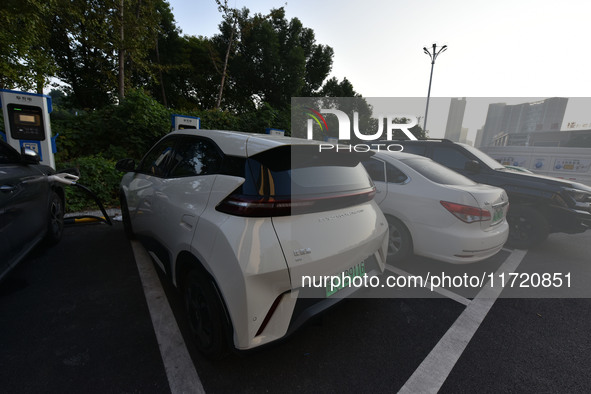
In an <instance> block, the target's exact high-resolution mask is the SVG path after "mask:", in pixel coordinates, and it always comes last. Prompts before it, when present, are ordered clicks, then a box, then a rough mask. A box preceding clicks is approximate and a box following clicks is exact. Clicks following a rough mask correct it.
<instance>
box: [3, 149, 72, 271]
mask: <svg viewBox="0 0 591 394" xmlns="http://www.w3.org/2000/svg"><path fill="white" fill-rule="evenodd" d="M53 174H55V171H54V170H53V169H52V168H51V167H48V166H45V165H41V164H39V156H38V155H37V154H36V153H35V152H33V151H30V150H25V151H23V153H19V152H18V151H16V150H15V149H14V148H12V147H11V146H10V145H8V144H7V143H5V142H4V141H2V140H0V280H1V279H2V278H4V276H5V275H6V274H7V273H8V272H9V271H10V270H11V269H12V268H14V266H15V265H16V264H17V263H18V262H19V261H21V260H22V259H23V257H24V256H25V255H26V254H27V253H29V252H30V251H31V249H33V247H34V246H35V245H37V244H38V243H39V242H41V241H43V240H45V241H46V242H47V243H48V244H54V243H57V242H59V240H60V239H61V237H62V231H63V227H64V202H65V197H64V190H63V188H62V187H61V186H60V185H59V184H58V183H54V182H52V181H51V177H50V176H51V175H53Z"/></svg>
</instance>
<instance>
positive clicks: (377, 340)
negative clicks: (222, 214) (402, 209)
mask: <svg viewBox="0 0 591 394" xmlns="http://www.w3.org/2000/svg"><path fill="white" fill-rule="evenodd" d="M590 241H591V232H588V233H586V234H579V235H572V236H569V235H560V234H556V235H551V236H550V238H549V239H548V241H547V242H546V243H545V244H544V245H542V246H540V247H538V248H535V249H532V250H530V251H528V252H527V253H525V252H519V253H517V252H515V251H510V250H505V251H503V252H502V253H501V254H499V255H497V256H496V257H495V258H494V259H491V260H490V261H488V262H485V263H483V265H482V267H484V268H485V269H486V270H490V271H493V270H498V269H501V268H502V267H504V266H505V265H506V263H507V261H510V260H511V259H513V260H514V261H515V262H516V264H514V265H515V267H516V268H517V271H518V272H535V271H536V270H538V271H539V270H543V271H547V270H554V271H556V270H558V269H560V270H562V271H564V272H566V271H573V272H577V275H576V277H577V278H578V280H587V276H586V275H588V274H589V272H590V270H589V268H587V267H588V264H589V261H588V260H589V259H588V256H589V254H588V253H587V250H588V248H589V244H590ZM516 256H518V257H519V258H517V259H516ZM413 264H414V265H415V266H414V267H413ZM421 264H425V265H426V267H431V266H432V265H433V264H435V265H436V264H437V263H434V262H433V261H426V262H425V261H423V260H422V259H420V258H415V259H413V260H411V261H408V262H405V264H403V265H401V267H397V268H396V269H403V270H404V271H408V272H412V270H413V269H415V268H416V267H417V266H419V265H421ZM138 266H139V265H136V259H135V257H134V251H132V247H131V245H130V242H129V241H128V240H127V239H126V238H125V236H124V233H123V228H122V225H121V223H120V222H115V223H114V226H113V227H109V226H106V225H104V224H77V225H74V226H69V227H67V228H66V229H65V233H64V239H63V240H62V242H61V243H59V244H58V245H56V246H54V247H52V248H49V249H44V248H41V247H40V248H37V249H36V250H35V251H34V252H33V253H32V254H31V255H30V256H29V257H28V258H27V259H26V260H25V261H24V262H23V263H22V264H20V265H19V266H18V267H17V269H16V270H14V271H13V272H12V273H11V274H10V275H8V277H7V278H6V280H5V281H3V282H2V283H0V349H1V352H0V392H1V393H41V392H43V393H54V392H55V393H64V392H88V393H167V392H171V387H172V388H173V389H172V391H173V392H174V391H175V389H174V388H175V387H180V386H179V385H175V384H173V383H172V382H171V381H169V379H170V376H171V375H169V377H168V378H167V371H168V372H169V373H170V371H171V370H174V368H175V367H174V365H172V366H171V365H169V364H168V363H169V361H168V360H175V357H174V355H172V357H171V355H170V354H167V355H166V356H163V355H162V353H161V347H159V342H160V346H162V342H163V340H162V337H158V336H157V335H161V332H162V327H160V325H164V324H165V323H166V322H163V321H162V319H172V318H163V317H162V316H165V315H164V314H162V315H161V316H160V314H161V311H160V310H159V309H156V312H154V309H153V308H151V307H149V302H150V301H148V302H147V301H146V296H145V295H144V287H146V286H147V285H146V283H144V284H143V285H142V279H140V274H139V272H138ZM445 269H446V271H447V272H453V270H457V267H453V266H446V268H445ZM389 272H390V273H391V272H394V271H393V270H390V271H389ZM160 279H161V280H162V282H163V283H162V287H163V288H164V293H163V294H165V295H166V297H165V298H166V299H167V302H166V304H168V303H169V304H170V307H171V309H172V312H173V314H172V315H171V316H174V319H173V320H176V322H174V323H175V324H174V325H175V326H176V325H177V323H178V327H179V329H180V333H181V334H182V335H184V336H185V342H186V348H187V350H188V353H189V355H190V359H191V361H192V364H193V365H194V368H195V371H196V372H197V375H198V377H199V380H200V383H202V385H203V388H204V390H205V392H206V393H238V392H239V393H261V392H269V393H286V392H287V393H304V392H305V393H308V392H310V393H311V392H322V393H345V392H372V393H393V392H398V391H399V390H400V389H401V388H403V387H415V386H412V385H409V381H411V380H412V379H411V377H413V376H414V377H417V376H418V379H425V377H429V375H434V374H435V371H434V370H431V369H429V368H431V367H428V366H429V365H433V364H429V363H427V362H426V361H428V360H430V359H435V360H436V361H437V363H440V364H447V365H449V370H447V371H445V373H444V375H443V376H442V378H441V379H442V380H441V382H442V385H441V386H437V387H436V386H433V387H432V389H426V390H424V391H431V392H436V391H437V390H440V392H442V393H457V392H460V393H461V392H466V393H468V392H470V393H471V392H490V393H499V392H518V393H522V392H531V393H539V392H569V393H589V392H591V375H590V374H589V371H591V357H589V353H590V351H591V335H590V334H591V329H590V327H589V322H590V321H591V299H589V298H566V299H565V298H562V299H560V298H558V299H535V298H529V299H528V298H503V295H505V296H506V295H507V294H506V293H501V297H500V298H498V299H496V298H495V299H492V300H488V301H487V299H484V300H483V302H485V303H486V302H488V304H487V307H486V308H485V309H482V308H481V309H478V308H479V307H478V305H479V303H478V301H479V299H478V297H476V298H474V299H473V298H470V297H468V298H466V297H467V296H463V295H462V294H459V295H456V296H454V297H451V298H450V297H448V296H446V293H442V294H443V295H441V294H440V296H441V297H440V298H383V299H350V300H345V301H344V302H342V303H340V304H338V305H337V306H336V307H335V308H333V309H331V310H330V311H328V312H327V313H326V314H324V315H323V316H322V317H320V318H318V319H315V320H314V321H312V322H310V323H309V324H308V325H306V326H304V327H303V328H302V329H301V330H299V331H298V332H296V333H295V334H294V335H293V336H291V337H290V338H288V339H286V340H285V341H282V342H281V343H278V344H275V345H273V346H270V347H266V348H264V349H261V350H259V351H255V352H250V353H239V354H231V355H230V356H229V357H227V358H225V359H223V360H220V361H210V360H207V359H205V358H203V357H202V356H201V355H200V354H199V353H198V352H197V351H196V349H195V348H194V346H193V345H192V344H191V342H190V340H187V338H188V337H187V336H186V333H187V323H186V320H185V318H184V315H183V313H182V306H181V302H180V299H179V296H178V293H177V292H176V290H175V289H174V288H173V287H172V286H171V285H170V284H169V283H167V282H166V281H165V280H164V278H163V277H162V276H160ZM574 279H575V278H573V280H574ZM150 286H160V285H159V283H158V280H156V282H155V284H153V285H150ZM452 290H453V289H452ZM148 291H149V292H150V293H151V294H152V289H150V288H147V292H146V293H148ZM573 294H575V295H576V294H577V293H576V292H575V293H573ZM580 294H582V295H585V294H586V293H585V292H582V293H580ZM426 297H427V296H426ZM149 298H150V297H149V296H148V299H149ZM156 298H159V296H158V297H156ZM474 310H475V311H476V312H478V313H477V315H478V314H479V315H478V316H480V319H479V320H478V321H473V320H471V319H472V315H471V314H470V313H468V312H471V311H472V312H474ZM150 311H152V313H153V314H154V313H155V314H156V315H157V316H154V315H153V316H152V317H151V316H150ZM159 316H160V319H161V320H160V323H158V324H157V325H158V327H155V324H153V321H158V318H159ZM466 320H467V321H469V323H470V326H471V327H473V331H472V332H469V333H468V332H467V331H466V326H464V325H461V324H460V322H462V321H466ZM164 332H165V333H167V332H168V331H164ZM450 338H451V339H450ZM446 340H447V341H448V342H445V341H446ZM449 341H451V342H449ZM453 341H456V342H461V346H455V345H454V344H453ZM449 343H452V345H454V346H452V348H453V349H452V348H450V349H449V350H448V349H447V347H446V346H449ZM183 346H185V345H183ZM441 349H443V351H442V350H441ZM458 349H459V350H458ZM454 357H455V358H454ZM452 358H453V360H451V359H452ZM163 359H164V360H165V361H163ZM450 360H451V361H450ZM179 378H180V379H181V380H182V378H183V376H182V375H181V376H180V377H179Z"/></svg>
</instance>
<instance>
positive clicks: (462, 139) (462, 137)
mask: <svg viewBox="0 0 591 394" xmlns="http://www.w3.org/2000/svg"><path fill="white" fill-rule="evenodd" d="M467 141H468V128H467V127H462V131H461V132H460V140H459V142H461V143H463V144H467V143H468V142H467Z"/></svg>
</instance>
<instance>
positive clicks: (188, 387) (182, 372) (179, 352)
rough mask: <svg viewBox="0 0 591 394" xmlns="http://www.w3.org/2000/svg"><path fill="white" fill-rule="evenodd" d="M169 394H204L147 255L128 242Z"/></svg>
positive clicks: (138, 245) (137, 246)
mask: <svg viewBox="0 0 591 394" xmlns="http://www.w3.org/2000/svg"><path fill="white" fill-rule="evenodd" d="M131 247H132V249H133V254H134V256H135V261H136V264H137V268H138V271H139V273H140V278H141V281H142V286H143V287H144V294H145V296H146V301H147V303H148V309H149V310H150V316H151V318H152V325H153V326H154V331H155V333H156V339H157V340H158V347H159V348H160V355H161V356H162V361H163V362H164V369H165V370H166V377H167V378H168V385H169V387H170V391H171V393H172V394H176V393H205V390H204V389H203V385H202V384H201V380H200V379H199V375H197V371H196V370H195V366H194V364H193V361H192V360H191V356H190V355H189V351H188V350H187V347H186V346H185V341H184V339H183V336H182V335H181V332H180V330H179V327H178V325H177V323H176V320H175V317H174V315H173V313H172V310H171V309H170V305H169V304H168V299H167V298H166V294H165V293H164V290H163V289H162V285H161V284H160V279H159V278H158V274H157V273H156V271H155V268H154V265H153V264H152V260H151V259H150V256H149V255H148V252H147V251H146V250H145V249H144V248H143V246H142V245H141V244H140V243H139V242H137V241H131Z"/></svg>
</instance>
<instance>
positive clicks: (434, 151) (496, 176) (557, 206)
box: [388, 140, 591, 249]
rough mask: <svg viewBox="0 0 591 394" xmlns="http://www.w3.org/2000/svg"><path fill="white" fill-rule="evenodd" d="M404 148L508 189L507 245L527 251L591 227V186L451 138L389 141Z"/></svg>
mask: <svg viewBox="0 0 591 394" xmlns="http://www.w3.org/2000/svg"><path fill="white" fill-rule="evenodd" d="M388 143H392V144H399V145H402V146H403V147H404V152H407V153H414V154H417V155H422V156H426V157H429V158H431V159H433V160H434V161H436V162H438V163H440V164H443V165H444V166H446V167H449V168H451V169H452V170H454V171H457V172H459V173H460V174H463V175H465V176H466V177H468V178H470V179H472V180H473V181H474V182H478V183H484V184H487V185H492V186H497V187H500V188H503V189H504V190H505V191H506V192H507V195H508V196H509V202H510V203H511V206H510V208H509V212H508V213H507V221H508V222H509V228H510V231H509V239H508V241H507V245H509V246H512V247H516V248H524V249H527V248H529V247H531V246H533V245H536V244H539V243H541V242H542V241H544V240H545V239H546V238H547V236H548V234H550V233H556V232H563V233H568V234H576V233H582V232H584V231H586V230H588V229H589V228H591V187H589V186H586V185H583V184H581V183H576V182H571V181H568V180H565V179H558V178H552V177H547V176H543V175H537V174H527V173H524V172H518V171H514V170H509V169H506V168H505V167H504V166H502V165H501V164H500V163H499V162H498V161H496V160H494V159H493V158H491V157H490V156H488V155H486V154H485V153H483V152H482V151H480V150H478V149H476V148H474V147H472V146H470V145H466V144H461V143H457V142H452V141H449V140H419V141H409V140H404V141H388Z"/></svg>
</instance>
